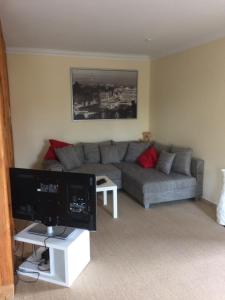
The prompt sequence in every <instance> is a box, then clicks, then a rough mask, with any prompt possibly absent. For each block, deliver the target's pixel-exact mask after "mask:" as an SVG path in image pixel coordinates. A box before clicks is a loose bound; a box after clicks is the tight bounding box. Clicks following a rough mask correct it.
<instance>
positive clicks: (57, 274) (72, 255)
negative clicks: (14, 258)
mask: <svg viewBox="0 0 225 300" xmlns="http://www.w3.org/2000/svg"><path fill="white" fill-rule="evenodd" d="M35 225H36V224H32V225H30V226H28V227H26V228H25V229H24V230H22V231H20V232H19V233H18V234H16V235H15V237H14V239H15V241H19V242H23V243H28V244H32V245H38V246H40V247H39V248H38V249H37V251H36V257H41V253H42V252H43V251H44V250H45V249H46V248H45V246H46V247H47V248H49V270H48V271H40V270H39V269H38V265H37V264H35V257H33V255H31V256H30V257H29V258H28V259H27V260H26V261H25V262H23V263H22V264H21V265H20V266H19V269H18V274H21V275H25V276H29V277H32V278H39V279H40V280H44V281H48V282H51V283H55V284H59V285H62V286H67V287H69V286H71V285H72V283H73V281H74V280H75V279H76V278H77V277H78V275H79V274H80V273H81V272H82V270H83V269H84V268H85V267H86V265H87V264H88V263H89V261H90V233H89V231H87V230H83V229H74V231H73V232H72V233H71V234H70V235H69V236H68V237H67V239H66V240H62V239H57V238H53V237H50V238H48V239H47V240H46V237H45V236H41V235H35V234H31V233H29V232H28V230H29V229H30V228H31V227H33V226H35ZM45 240H46V242H44V241H45ZM32 261H33V263H32ZM26 272H27V273H26ZM32 272H33V273H32ZM38 275H39V276H38Z"/></svg>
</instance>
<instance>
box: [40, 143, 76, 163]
mask: <svg viewBox="0 0 225 300" xmlns="http://www.w3.org/2000/svg"><path fill="white" fill-rule="evenodd" d="M49 143H50V146H49V148H48V151H47V153H46V154H45V156H44V159H45V160H58V158H57V155H56V153H55V149H56V148H62V147H65V146H69V145H71V144H69V143H66V142H63V141H59V140H54V139H50V140H49Z"/></svg>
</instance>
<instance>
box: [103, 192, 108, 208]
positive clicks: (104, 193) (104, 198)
mask: <svg viewBox="0 0 225 300" xmlns="http://www.w3.org/2000/svg"><path fill="white" fill-rule="evenodd" d="M103 205H107V191H104V192H103Z"/></svg>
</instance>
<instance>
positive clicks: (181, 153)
mask: <svg viewBox="0 0 225 300" xmlns="http://www.w3.org/2000/svg"><path fill="white" fill-rule="evenodd" d="M171 152H172V153H176V157H175V159H174V162H173V165H172V171H173V172H177V173H181V174H184V175H188V176H191V159H192V153H193V150H192V149H191V148H184V147H177V146H172V147H171Z"/></svg>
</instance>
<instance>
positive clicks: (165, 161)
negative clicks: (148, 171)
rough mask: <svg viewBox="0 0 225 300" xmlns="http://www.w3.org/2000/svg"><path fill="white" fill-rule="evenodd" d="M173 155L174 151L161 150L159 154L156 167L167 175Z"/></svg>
mask: <svg viewBox="0 0 225 300" xmlns="http://www.w3.org/2000/svg"><path fill="white" fill-rule="evenodd" d="M175 156H176V154H175V153H169V152H166V151H164V150H162V151H161V152H160V155H159V160H158V162H157V165H156V169H157V170H159V171H161V172H163V173H165V174H167V175H168V174H169V173H170V171H171V168H172V164H173V161H174V158H175Z"/></svg>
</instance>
